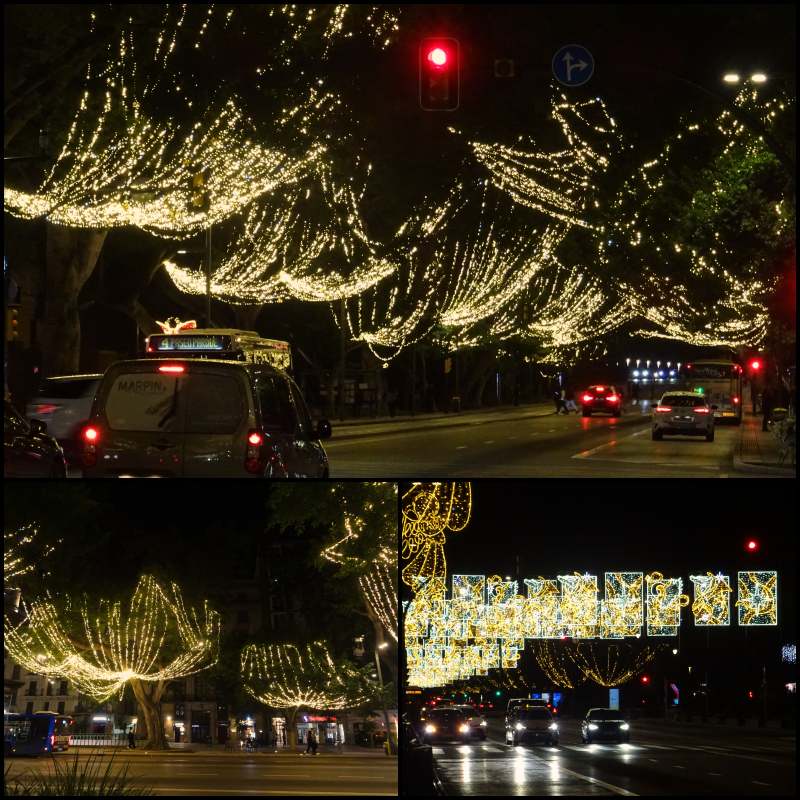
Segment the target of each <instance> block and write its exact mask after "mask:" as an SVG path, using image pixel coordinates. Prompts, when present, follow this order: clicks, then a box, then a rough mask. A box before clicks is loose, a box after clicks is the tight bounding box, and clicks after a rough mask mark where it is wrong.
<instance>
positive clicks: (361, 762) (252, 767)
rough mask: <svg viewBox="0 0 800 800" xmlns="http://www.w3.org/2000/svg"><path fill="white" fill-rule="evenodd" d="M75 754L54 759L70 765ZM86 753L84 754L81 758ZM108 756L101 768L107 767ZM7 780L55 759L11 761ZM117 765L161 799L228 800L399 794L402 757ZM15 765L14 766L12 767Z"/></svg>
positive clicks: (121, 760) (122, 758)
mask: <svg viewBox="0 0 800 800" xmlns="http://www.w3.org/2000/svg"><path fill="white" fill-rule="evenodd" d="M73 753H74V751H71V752H69V753H58V754H56V755H55V756H54V758H57V759H59V760H60V761H62V762H64V761H70V762H71V758H72V755H73ZM85 756H86V754H84V753H81V760H83V758H84V757H85ZM107 758H108V756H105V757H104V762H103V766H102V767H101V770H104V769H105V759H107ZM5 763H6V768H7V769H9V768H10V773H9V776H8V777H14V776H18V775H20V774H21V773H25V772H29V771H30V770H32V769H36V770H42V771H48V772H51V771H52V769H53V765H52V759H51V758H44V757H41V758H38V759H29V758H13V759H7V760H6V762H5ZM114 764H115V765H116V764H119V765H123V764H127V765H128V774H129V775H130V776H131V777H133V778H135V779H136V781H137V782H141V784H143V785H147V786H150V787H152V788H153V789H154V791H155V793H156V794H157V795H168V796H209V797H214V796H217V797H226V796H231V797H235V796H241V795H300V796H305V795H351V796H353V795H355V796H360V795H365V796H372V795H390V796H397V759H396V758H389V757H386V756H357V755H325V754H320V755H318V756H303V755H298V754H292V755H275V754H272V753H269V754H263V753H259V754H255V755H244V754H238V753H236V754H219V753H216V754H200V753H191V754H190V753H186V754H182V753H147V754H136V755H129V754H128V753H127V752H126V751H120V752H119V753H117V754H116V755H115V758H114ZM9 765H10V767H9Z"/></svg>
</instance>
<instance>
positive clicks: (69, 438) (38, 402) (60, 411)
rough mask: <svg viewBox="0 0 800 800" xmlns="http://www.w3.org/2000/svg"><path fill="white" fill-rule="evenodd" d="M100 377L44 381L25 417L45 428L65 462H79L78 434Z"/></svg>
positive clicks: (64, 377) (71, 377)
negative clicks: (56, 443) (56, 444)
mask: <svg viewBox="0 0 800 800" xmlns="http://www.w3.org/2000/svg"><path fill="white" fill-rule="evenodd" d="M102 377H103V376H102V374H97V373H95V374H91V375H60V376H57V377H52V378H45V379H44V380H43V381H42V383H41V385H40V386H39V392H38V394H37V395H36V397H34V398H33V400H31V401H30V403H28V406H27V408H26V409H25V415H26V416H27V417H28V419H38V420H40V421H41V422H44V423H46V424H47V432H48V433H49V434H50V435H51V436H53V437H54V438H55V439H56V440H57V441H58V443H59V444H60V445H61V447H62V449H63V450H64V454H65V455H66V457H67V461H69V462H73V461H75V460H76V459H78V458H80V433H81V430H82V428H83V426H84V425H85V424H86V420H88V419H89V414H90V413H91V410H92V401H93V400H94V395H95V392H96V391H97V387H98V386H99V385H100V379H101V378H102Z"/></svg>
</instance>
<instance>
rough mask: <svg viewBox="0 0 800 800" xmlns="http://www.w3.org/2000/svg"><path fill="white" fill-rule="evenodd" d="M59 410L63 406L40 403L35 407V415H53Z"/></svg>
mask: <svg viewBox="0 0 800 800" xmlns="http://www.w3.org/2000/svg"><path fill="white" fill-rule="evenodd" d="M57 408H61V406H58V405H56V404H55V403H39V404H38V405H35V406H34V407H33V413H34V414H52V413H53V412H54V411H55V410H56V409H57Z"/></svg>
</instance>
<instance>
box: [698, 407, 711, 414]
mask: <svg viewBox="0 0 800 800" xmlns="http://www.w3.org/2000/svg"><path fill="white" fill-rule="evenodd" d="M694 411H695V413H696V414H710V413H711V409H709V408H706V407H705V406H695V407H694Z"/></svg>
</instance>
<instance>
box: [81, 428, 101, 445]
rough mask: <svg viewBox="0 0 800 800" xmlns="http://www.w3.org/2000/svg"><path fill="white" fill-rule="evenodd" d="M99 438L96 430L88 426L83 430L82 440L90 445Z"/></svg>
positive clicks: (98, 432)
mask: <svg viewBox="0 0 800 800" xmlns="http://www.w3.org/2000/svg"><path fill="white" fill-rule="evenodd" d="M99 438H100V431H98V430H97V428H93V427H92V426H91V425H89V426H88V427H87V428H84V429H83V439H84V441H86V442H89V443H90V444H95V443H96V442H97V440H98V439H99Z"/></svg>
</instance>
